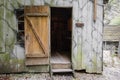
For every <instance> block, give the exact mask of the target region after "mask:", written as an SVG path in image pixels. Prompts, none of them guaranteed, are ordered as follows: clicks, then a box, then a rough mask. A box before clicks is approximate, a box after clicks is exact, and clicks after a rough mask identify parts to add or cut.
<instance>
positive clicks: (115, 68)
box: [0, 51, 120, 80]
mask: <svg viewBox="0 0 120 80" xmlns="http://www.w3.org/2000/svg"><path fill="white" fill-rule="evenodd" d="M106 57H107V58H106ZM103 60H104V67H103V73H102V74H87V73H83V72H75V75H76V78H73V76H72V74H68V73H67V74H55V75H54V76H53V80H120V58H119V57H117V55H115V54H112V55H111V54H110V52H109V51H105V52H104V59H103ZM0 80H52V79H51V78H50V75H49V73H22V74H1V75H0Z"/></svg>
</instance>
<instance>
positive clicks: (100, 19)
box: [96, 0, 103, 73]
mask: <svg viewBox="0 0 120 80" xmlns="http://www.w3.org/2000/svg"><path fill="white" fill-rule="evenodd" d="M98 3H99V4H102V3H103V1H102V0H98ZM97 7H98V8H97V12H98V11H99V12H98V13H97V20H98V24H96V26H97V28H98V38H97V39H98V43H97V44H98V52H97V73H102V70H103V51H102V47H103V46H102V40H103V15H101V14H103V6H100V5H97Z"/></svg>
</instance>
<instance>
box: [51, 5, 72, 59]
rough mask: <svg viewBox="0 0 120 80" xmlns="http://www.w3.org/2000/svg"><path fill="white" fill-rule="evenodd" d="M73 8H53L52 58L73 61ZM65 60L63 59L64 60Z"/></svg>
mask: <svg viewBox="0 0 120 80" xmlns="http://www.w3.org/2000/svg"><path fill="white" fill-rule="evenodd" d="M71 40H72V8H56V7H52V8H51V56H52V57H53V56H54V57H55V56H56V57H58V58H57V59H60V57H59V56H61V57H62V56H64V57H66V59H67V60H69V61H70V60H71V59H70V58H71ZM62 60H63V59H62Z"/></svg>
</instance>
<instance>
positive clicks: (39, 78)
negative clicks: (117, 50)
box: [0, 66, 120, 80]
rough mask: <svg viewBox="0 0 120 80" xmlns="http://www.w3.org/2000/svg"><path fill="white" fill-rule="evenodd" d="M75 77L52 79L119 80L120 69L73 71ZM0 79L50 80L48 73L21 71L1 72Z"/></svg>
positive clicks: (67, 75) (56, 78)
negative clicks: (94, 72) (95, 72)
mask: <svg viewBox="0 0 120 80" xmlns="http://www.w3.org/2000/svg"><path fill="white" fill-rule="evenodd" d="M75 75H76V78H73V76H72V75H71V74H62V75H61V74H55V75H53V80H120V69H119V68H114V67H105V66H104V70H103V73H102V74H87V73H81V72H75ZM0 80H52V79H51V78H50V75H49V73H23V74H1V75H0Z"/></svg>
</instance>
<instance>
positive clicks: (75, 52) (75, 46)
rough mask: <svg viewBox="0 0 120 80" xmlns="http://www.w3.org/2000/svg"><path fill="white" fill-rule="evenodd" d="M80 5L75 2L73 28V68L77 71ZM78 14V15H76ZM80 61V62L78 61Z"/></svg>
mask: <svg viewBox="0 0 120 80" xmlns="http://www.w3.org/2000/svg"><path fill="white" fill-rule="evenodd" d="M77 11H78V4H77V1H73V25H72V26H73V27H72V62H73V68H74V69H77V67H79V66H77V65H78V64H77V61H78V60H79V59H78V58H77V56H78V55H77V28H76V26H75V23H76V20H77V15H78V12H77ZM75 12H76V13H75ZM77 59H78V60H77Z"/></svg>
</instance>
